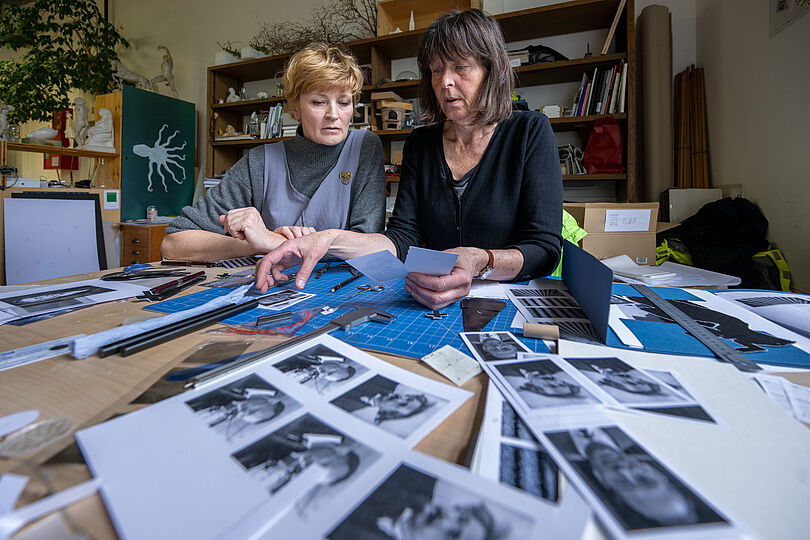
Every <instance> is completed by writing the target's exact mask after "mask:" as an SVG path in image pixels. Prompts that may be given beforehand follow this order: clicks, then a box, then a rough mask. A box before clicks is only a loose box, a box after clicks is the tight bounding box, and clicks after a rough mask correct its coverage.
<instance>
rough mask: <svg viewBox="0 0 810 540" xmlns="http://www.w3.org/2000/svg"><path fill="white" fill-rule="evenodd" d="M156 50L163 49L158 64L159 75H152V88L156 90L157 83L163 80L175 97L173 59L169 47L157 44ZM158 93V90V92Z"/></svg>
mask: <svg viewBox="0 0 810 540" xmlns="http://www.w3.org/2000/svg"><path fill="white" fill-rule="evenodd" d="M158 51H163V62H162V63H161V64H160V75H158V76H157V77H152V90H153V91H155V92H157V91H158V83H162V82H165V83H166V86H168V87H169V89H170V90H171V91H172V95H173V96H174V97H177V89H176V88H175V87H174V73H173V70H174V60H173V59H172V53H170V52H169V48H168V47H166V46H165V45H158ZM158 93H160V92H158Z"/></svg>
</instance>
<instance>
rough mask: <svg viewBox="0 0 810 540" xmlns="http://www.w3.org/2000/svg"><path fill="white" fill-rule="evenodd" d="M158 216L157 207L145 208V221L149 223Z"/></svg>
mask: <svg viewBox="0 0 810 540" xmlns="http://www.w3.org/2000/svg"><path fill="white" fill-rule="evenodd" d="M157 216H158V211H157V206H155V205H154V204H150V205H149V206H147V207H146V219H148V220H149V221H152V220H154V219H155V218H156V217H157Z"/></svg>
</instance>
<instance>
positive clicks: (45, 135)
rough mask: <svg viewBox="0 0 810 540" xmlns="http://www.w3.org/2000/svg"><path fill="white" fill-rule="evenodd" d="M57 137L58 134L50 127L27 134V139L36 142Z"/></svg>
mask: <svg viewBox="0 0 810 540" xmlns="http://www.w3.org/2000/svg"><path fill="white" fill-rule="evenodd" d="M57 135H59V132H58V131H56V130H55V129H53V128H51V127H41V128H39V129H35V130H34V131H32V132H31V133H29V134H28V138H29V139H38V140H41V141H44V140H47V139H53V138H54V137H56V136H57Z"/></svg>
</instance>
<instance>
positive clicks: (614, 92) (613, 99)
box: [608, 60, 627, 114]
mask: <svg viewBox="0 0 810 540" xmlns="http://www.w3.org/2000/svg"><path fill="white" fill-rule="evenodd" d="M625 69H627V68H626V64H625V63H624V60H622V61H621V63H620V64H619V66H618V68H617V69H616V77H614V80H613V88H612V89H611V94H610V103H609V105H608V114H613V113H615V112H616V104H617V101H618V98H619V86H620V85H621V78H622V73H624V70H625Z"/></svg>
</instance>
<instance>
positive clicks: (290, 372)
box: [273, 344, 368, 395]
mask: <svg viewBox="0 0 810 540" xmlns="http://www.w3.org/2000/svg"><path fill="white" fill-rule="evenodd" d="M273 367H275V368H276V369H278V370H279V371H281V372H282V373H284V374H285V375H287V376H288V377H290V378H292V379H294V380H295V381H297V382H298V383H299V384H301V385H302V386H305V387H307V388H311V389H312V390H315V391H316V392H318V393H319V394H321V395H324V394H327V393H332V392H334V391H335V390H337V389H340V388H343V387H346V386H348V385H349V384H352V381H354V380H356V379H357V378H358V377H360V376H361V375H363V374H364V373H366V372H368V368H367V367H366V366H364V365H363V364H361V363H359V362H356V361H354V360H352V359H350V358H347V357H346V356H344V355H342V354H340V353H338V352H335V351H333V350H332V349H330V348H329V347H326V346H325V345H321V344H318V345H315V346H314V347H310V348H309V349H306V350H304V351H301V352H299V353H297V354H295V355H293V356H290V357H289V358H285V359H284V360H282V361H280V362H277V363H275V364H273Z"/></svg>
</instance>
